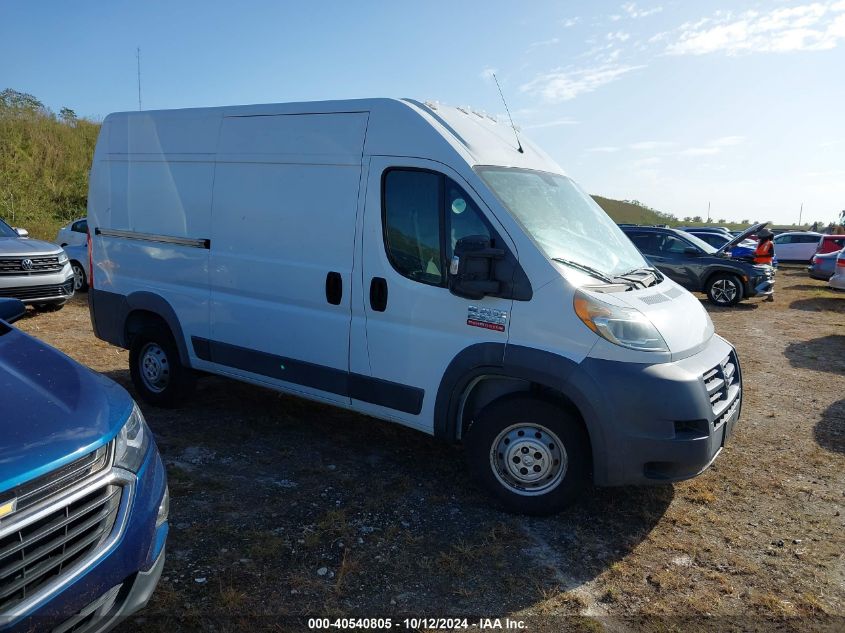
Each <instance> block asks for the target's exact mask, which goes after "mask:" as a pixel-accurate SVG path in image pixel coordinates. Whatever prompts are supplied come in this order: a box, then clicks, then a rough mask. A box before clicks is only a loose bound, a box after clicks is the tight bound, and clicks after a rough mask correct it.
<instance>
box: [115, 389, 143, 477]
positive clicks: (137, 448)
mask: <svg viewBox="0 0 845 633" xmlns="http://www.w3.org/2000/svg"><path fill="white" fill-rule="evenodd" d="M116 439H117V442H116V444H115V448H114V465H115V466H117V467H119V468H125V469H126V470H131V471H132V472H133V473H137V472H138V469H139V468H140V467H141V464H142V463H143V462H144V456H145V455H146V454H147V449H148V448H149V446H150V430H149V429H148V428H147V423H146V422H145V421H144V415H143V414H142V413H141V410H140V409H139V408H138V405H137V404H136V405H134V406H133V407H132V413H131V414H130V415H129V419H128V420H126V424H124V425H123V428H121V429H120V432H119V433H118V434H117V438H116Z"/></svg>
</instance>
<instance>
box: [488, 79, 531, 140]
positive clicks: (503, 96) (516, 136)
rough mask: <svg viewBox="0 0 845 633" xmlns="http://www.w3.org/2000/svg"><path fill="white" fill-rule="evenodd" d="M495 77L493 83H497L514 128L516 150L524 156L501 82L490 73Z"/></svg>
mask: <svg viewBox="0 0 845 633" xmlns="http://www.w3.org/2000/svg"><path fill="white" fill-rule="evenodd" d="M490 74H491V75H493V81H495V82H496V87H497V88H498V89H499V96H500V97H501V98H502V103H504V104H505V112H507V113H508V119H510V122H511V127H512V128H513V135H514V137H515V138H516V148H517V151H518V152H519V153H520V154H524V153H525V152H523V151H522V143H520V142H519V134H517V133H516V126H515V125H514V124H513V117H512V116H511V111H510V110H509V109H508V102H507V101H505V95H504V94H503V93H502V87H501V86H500V85H499V80H498V78H497V77H496V73H490Z"/></svg>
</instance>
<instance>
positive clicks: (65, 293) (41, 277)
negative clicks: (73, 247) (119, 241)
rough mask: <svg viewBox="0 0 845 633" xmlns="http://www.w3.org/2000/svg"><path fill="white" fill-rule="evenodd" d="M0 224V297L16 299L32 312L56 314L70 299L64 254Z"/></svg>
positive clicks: (70, 276)
mask: <svg viewBox="0 0 845 633" xmlns="http://www.w3.org/2000/svg"><path fill="white" fill-rule="evenodd" d="M24 233H26V231H23V229H13V228H12V227H11V226H9V225H8V224H6V223H5V222H3V221H2V220H0V297H12V298H14V299H20V300H21V301H23V302H24V303H26V304H28V305H32V306H34V307H35V309H36V310H40V311H53V310H59V309H60V308H61V307H62V306H63V305H64V304H65V303H66V302H67V300H68V299H70V298H71V297H72V296H73V273H72V272H71V268H70V263H69V262H68V256H67V254H66V253H65V252H64V251H63V250H62V249H61V248H59V247H58V246H56V245H55V244H50V243H49V242H42V241H40V240H33V239H29V238H28V237H24V235H23V234H24Z"/></svg>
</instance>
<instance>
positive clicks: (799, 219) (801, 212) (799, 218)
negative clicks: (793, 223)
mask: <svg viewBox="0 0 845 633" xmlns="http://www.w3.org/2000/svg"><path fill="white" fill-rule="evenodd" d="M803 215H804V203H803V202H802V203H801V210H800V211H798V226H801V218H802V217H803Z"/></svg>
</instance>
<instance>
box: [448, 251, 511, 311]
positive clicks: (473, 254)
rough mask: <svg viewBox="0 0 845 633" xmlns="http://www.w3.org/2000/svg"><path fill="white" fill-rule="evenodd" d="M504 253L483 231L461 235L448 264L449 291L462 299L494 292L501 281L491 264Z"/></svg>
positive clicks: (493, 293)
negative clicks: (492, 244)
mask: <svg viewBox="0 0 845 633" xmlns="http://www.w3.org/2000/svg"><path fill="white" fill-rule="evenodd" d="M504 257H505V251H504V250H502V249H500V248H493V247H492V246H491V245H490V238H488V237H487V236H485V235H470V236H468V237H462V238H461V239H459V240H458V242H457V243H456V244H455V254H454V255H453V256H452V261H451V263H450V265H449V291H450V292H451V293H452V294H454V295H457V296H459V297H464V298H466V299H482V298H484V297H485V296H487V295H498V294H499V293H500V292H501V285H502V284H501V283H500V282H499V281H497V280H496V275H495V266H496V261H498V260H501V259H504Z"/></svg>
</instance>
